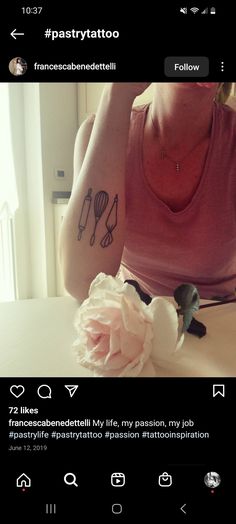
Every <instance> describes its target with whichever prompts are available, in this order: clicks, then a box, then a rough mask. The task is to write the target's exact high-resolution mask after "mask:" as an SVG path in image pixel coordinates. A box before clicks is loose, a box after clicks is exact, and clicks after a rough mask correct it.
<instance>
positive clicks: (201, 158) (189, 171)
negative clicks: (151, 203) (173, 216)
mask: <svg viewBox="0 0 236 524" xmlns="http://www.w3.org/2000/svg"><path fill="white" fill-rule="evenodd" d="M208 147H209V142H208V140H207V141H205V142H204V143H203V145H202V147H201V148H198V151H197V152H196V153H194V152H193V153H192V154H191V155H189V157H187V158H185V159H183V160H182V161H181V152H180V154H179V155H178V158H172V157H169V156H168V155H167V154H165V155H163V154H162V153H161V151H160V150H158V149H155V148H153V147H152V148H150V147H146V148H145V147H144V151H143V164H144V165H143V168H144V174H145V178H146V181H147V183H148V185H149V187H150V188H151V190H152V191H153V192H154V193H155V195H156V196H157V197H158V198H159V199H160V200H162V201H163V202H164V203H165V204H167V205H168V206H169V207H170V209H171V210H172V211H181V210H183V209H184V208H185V207H186V206H187V205H188V204H189V203H190V202H191V200H192V198H193V196H194V195H195V193H196V191H197V189H198V186H199V184H200V182H201V179H202V176H203V173H204V168H205V163H206V157H207V151H208Z"/></svg>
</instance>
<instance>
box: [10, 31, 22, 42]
mask: <svg viewBox="0 0 236 524" xmlns="http://www.w3.org/2000/svg"><path fill="white" fill-rule="evenodd" d="M24 34H25V33H16V29H13V31H12V32H11V36H12V38H14V40H16V37H17V36H24Z"/></svg>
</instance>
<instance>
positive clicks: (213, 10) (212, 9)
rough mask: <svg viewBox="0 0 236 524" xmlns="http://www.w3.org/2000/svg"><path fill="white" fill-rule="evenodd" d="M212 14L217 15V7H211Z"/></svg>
mask: <svg viewBox="0 0 236 524" xmlns="http://www.w3.org/2000/svg"><path fill="white" fill-rule="evenodd" d="M210 14H211V15H215V14H216V8H215V7H211V9H210Z"/></svg>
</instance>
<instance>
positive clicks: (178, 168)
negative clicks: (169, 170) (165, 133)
mask: <svg viewBox="0 0 236 524" xmlns="http://www.w3.org/2000/svg"><path fill="white" fill-rule="evenodd" d="M150 116H151V121H152V126H153V128H154V130H155V131H156V133H157V134H158V135H159V129H158V128H157V126H156V124H155V122H154V120H153V116H152V112H151V111H150ZM201 142H202V140H201V141H200V142H199V143H198V144H197V145H195V146H194V147H193V148H192V149H191V150H190V151H189V152H188V153H187V154H186V155H185V156H184V157H182V158H181V160H175V159H174V158H172V157H171V156H170V155H169V154H168V153H167V152H166V149H165V147H164V146H161V151H160V158H161V160H165V159H168V160H169V161H170V162H172V164H174V166H175V171H176V173H179V172H180V171H181V169H182V164H183V162H184V160H185V159H186V158H187V157H188V156H189V155H190V154H191V153H192V152H193V151H194V149H196V148H197V147H198V146H199V145H200V144H201Z"/></svg>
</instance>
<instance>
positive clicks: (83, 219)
mask: <svg viewBox="0 0 236 524" xmlns="http://www.w3.org/2000/svg"><path fill="white" fill-rule="evenodd" d="M91 202H92V189H91V187H90V189H89V190H88V193H87V195H86V196H85V197H84V201H83V206H82V210H81V213H80V219H79V225H78V229H79V232H78V237H77V239H78V240H81V238H82V233H83V231H84V230H85V228H86V225H87V221H88V216H89V211H90V206H91Z"/></svg>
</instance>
